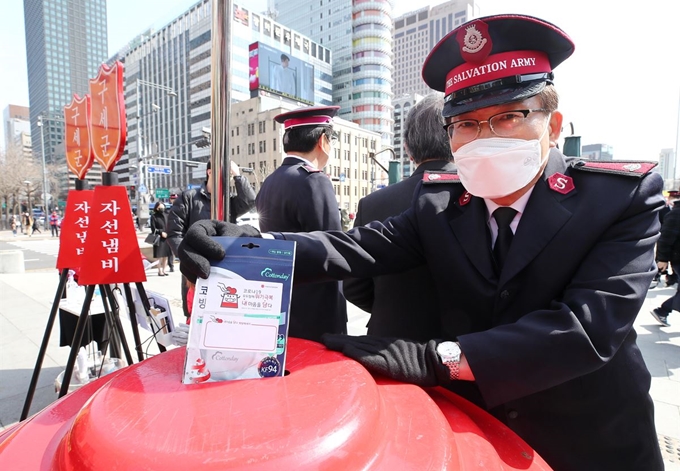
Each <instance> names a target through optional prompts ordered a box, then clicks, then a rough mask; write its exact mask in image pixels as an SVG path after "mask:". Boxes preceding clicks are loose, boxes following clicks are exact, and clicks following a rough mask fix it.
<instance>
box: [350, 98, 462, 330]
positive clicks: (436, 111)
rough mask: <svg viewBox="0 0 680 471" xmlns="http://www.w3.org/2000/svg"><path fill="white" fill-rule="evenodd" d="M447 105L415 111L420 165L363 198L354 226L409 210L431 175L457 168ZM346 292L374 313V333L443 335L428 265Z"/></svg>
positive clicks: (439, 101) (409, 142) (413, 136)
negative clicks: (448, 129)
mask: <svg viewBox="0 0 680 471" xmlns="http://www.w3.org/2000/svg"><path fill="white" fill-rule="evenodd" d="M443 107H444V99H443V97H441V96H439V95H436V94H432V95H428V96H426V97H425V98H423V99H422V100H420V102H418V103H417V104H416V105H415V106H413V107H412V108H411V110H410V111H409V113H408V116H407V117H406V122H405V124H404V130H403V139H404V146H405V149H406V153H407V154H408V155H409V157H410V158H411V160H412V161H413V163H414V164H415V165H416V166H417V167H416V169H415V171H414V172H413V175H411V176H410V177H409V178H407V179H406V180H403V181H401V182H399V183H395V184H393V185H390V186H388V187H386V188H383V189H382V190H379V191H376V192H374V193H371V194H370V195H368V196H365V197H363V198H361V200H359V207H358V210H357V215H356V218H355V220H354V227H357V226H363V225H365V224H368V223H369V222H371V221H384V220H385V219H387V218H389V217H390V216H396V215H398V214H400V213H402V212H404V211H406V210H407V209H408V208H409V207H410V206H411V202H412V200H413V193H414V191H415V190H416V188H417V186H418V184H419V183H420V181H421V180H422V179H423V174H424V173H425V172H426V171H435V172H436V171H453V170H454V169H455V165H454V164H453V163H452V162H451V161H452V160H453V156H452V155H451V148H450V147H449V138H448V136H447V134H446V131H444V120H443V119H442V108H443ZM343 293H344V294H345V298H347V300H348V301H349V302H351V303H352V304H354V305H356V306H358V307H360V308H361V309H363V310H364V311H366V312H370V313H371V317H370V319H369V321H368V333H369V334H371V335H382V336H385V337H392V336H407V337H408V338H410V339H412V340H421V341H423V340H429V339H431V338H435V337H436V336H437V334H438V333H439V332H440V331H441V326H440V323H439V310H440V308H439V300H438V297H437V292H436V289H435V281H434V280H433V279H432V275H431V274H430V271H429V270H428V268H427V267H426V266H422V267H418V268H414V269H412V270H409V271H407V272H404V273H399V274H394V275H384V276H378V277H375V278H362V279H349V280H345V281H344V282H343ZM395 293H399V294H398V295H395Z"/></svg>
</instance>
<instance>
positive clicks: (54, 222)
mask: <svg viewBox="0 0 680 471" xmlns="http://www.w3.org/2000/svg"><path fill="white" fill-rule="evenodd" d="M50 230H51V231H52V237H59V215H58V214H57V211H52V214H50Z"/></svg>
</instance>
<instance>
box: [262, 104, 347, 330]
mask: <svg viewBox="0 0 680 471" xmlns="http://www.w3.org/2000/svg"><path fill="white" fill-rule="evenodd" d="M339 108H340V107H338V106H328V107H312V108H302V109H298V110H294V111H290V112H287V113H283V114H280V115H278V116H276V117H275V118H274V119H275V120H276V121H277V122H278V123H281V124H283V126H284V135H283V150H284V152H285V153H286V157H285V158H284V159H283V162H282V163H281V166H280V167H279V168H277V169H276V170H274V172H273V173H272V174H271V175H269V176H268V177H267V178H266V179H265V181H264V182H263V183H262V188H260V191H259V193H258V194H257V200H256V203H255V204H256V206H257V212H258V215H259V224H260V230H262V231H265V232H266V231H280V232H311V231H323V230H342V224H341V222H340V211H339V208H338V203H337V200H336V197H335V191H334V190H333V185H332V184H331V181H330V179H329V178H328V176H327V175H326V174H325V173H324V172H323V171H322V169H323V168H324V167H325V166H326V164H327V163H328V160H329V158H330V156H331V152H333V141H334V140H336V137H335V134H334V132H333V117H334V116H335V115H336V114H337V112H338V109H339ZM329 332H330V333H346V332H347V303H346V301H345V298H344V297H343V295H342V293H341V292H340V285H339V283H338V282H337V281H330V282H327V283H317V284H314V285H313V286H312V285H309V286H302V285H299V286H295V287H294V288H293V295H292V298H291V308H290V327H289V331H288V334H289V335H291V336H293V337H299V338H305V339H309V340H316V341H319V340H320V339H321V335H322V334H324V333H329Z"/></svg>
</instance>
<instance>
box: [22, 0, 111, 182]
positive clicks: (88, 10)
mask: <svg viewBox="0 0 680 471" xmlns="http://www.w3.org/2000/svg"><path fill="white" fill-rule="evenodd" d="M24 23H25V33H26V62H27V67H28V96H29V103H30V110H31V135H32V136H33V139H32V141H33V142H32V144H33V151H34V155H35V156H36V158H39V157H40V156H41V155H42V153H43V149H42V145H41V138H40V137H41V132H40V131H41V129H40V127H39V126H38V116H42V118H43V120H42V122H43V124H44V126H43V130H42V131H43V133H42V136H43V140H44V143H45V149H44V155H45V160H46V162H47V163H48V164H50V163H55V164H59V165H61V164H62V163H63V165H64V169H65V168H66V158H65V153H64V144H63V136H64V127H63V107H64V106H65V105H68V104H69V103H70V102H71V99H72V97H73V94H74V93H77V94H78V95H80V96H83V95H85V94H87V93H89V79H90V78H93V77H96V75H97V71H98V69H99V66H100V65H101V64H102V63H103V62H105V61H106V58H107V56H108V43H107V25H106V0H24ZM98 170H100V168H99V166H98V165H97V164H95V167H93V169H92V170H91V171H90V173H89V174H88V177H90V178H88V179H91V180H93V181H94V180H96V181H97V182H99V177H100V173H99V171H98ZM64 175H65V174H64ZM65 189H66V188H65V185H64V187H62V188H61V191H62V192H63V191H64V190H65Z"/></svg>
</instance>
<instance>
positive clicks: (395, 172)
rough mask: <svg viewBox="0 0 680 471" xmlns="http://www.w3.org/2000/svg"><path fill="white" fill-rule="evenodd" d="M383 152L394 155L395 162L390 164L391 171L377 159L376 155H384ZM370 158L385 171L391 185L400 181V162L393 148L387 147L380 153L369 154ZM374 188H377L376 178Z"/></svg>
mask: <svg viewBox="0 0 680 471" xmlns="http://www.w3.org/2000/svg"><path fill="white" fill-rule="evenodd" d="M383 152H391V153H392V157H393V159H394V160H392V161H390V163H389V165H390V168H389V169H387V168H385V166H384V165H383V164H381V163H380V162H379V161H378V159H376V158H375V156H376V155H378V154H382V153H383ZM368 156H369V157H370V158H371V160H373V161H374V162H375V163H376V164H378V165H379V166H380V168H381V169H383V171H385V172H386V173H387V177H388V182H389V184H392V183H396V182H397V181H399V178H398V177H399V161H398V160H396V159H397V154H396V153H395V152H394V149H393V148H392V147H385V148H384V149H382V150H379V151H378V152H369V153H368ZM392 180H394V181H392ZM373 186H375V178H374V179H373ZM373 189H374V190H375V188H373Z"/></svg>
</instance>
